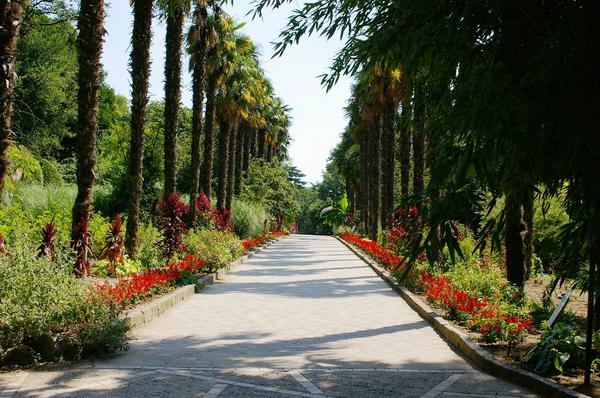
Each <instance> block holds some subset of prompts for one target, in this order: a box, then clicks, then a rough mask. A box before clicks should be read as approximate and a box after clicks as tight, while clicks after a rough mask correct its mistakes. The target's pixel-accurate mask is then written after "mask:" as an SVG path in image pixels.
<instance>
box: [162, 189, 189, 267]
mask: <svg viewBox="0 0 600 398" xmlns="http://www.w3.org/2000/svg"><path fill="white" fill-rule="evenodd" d="M187 211H188V208H187V206H186V205H185V203H183V202H182V201H181V198H180V197H179V195H177V194H176V193H171V194H169V195H168V196H167V197H166V198H165V197H162V198H161V199H160V217H161V222H162V230H163V231H162V232H163V239H162V241H161V246H162V250H163V254H164V256H165V257H166V259H167V260H170V259H171V258H172V257H173V255H174V254H175V253H177V252H179V251H182V250H183V238H184V235H185V232H186V225H185V222H184V221H183V218H184V216H185V215H186V214H187Z"/></svg>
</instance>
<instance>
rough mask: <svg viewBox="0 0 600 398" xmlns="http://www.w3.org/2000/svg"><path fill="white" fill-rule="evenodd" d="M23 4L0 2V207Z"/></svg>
mask: <svg viewBox="0 0 600 398" xmlns="http://www.w3.org/2000/svg"><path fill="white" fill-rule="evenodd" d="M23 3H24V1H23V0H16V1H0V82H2V84H0V129H1V130H2V131H1V132H0V204H1V203H2V194H3V193H4V186H5V182H4V179H5V178H6V172H7V168H8V165H9V163H10V161H9V160H8V158H7V157H6V156H7V152H8V147H9V146H10V144H11V135H12V112H13V93H14V90H15V84H16V74H15V60H16V58H17V42H18V41H19V30H20V28H21V15H22V13H23Z"/></svg>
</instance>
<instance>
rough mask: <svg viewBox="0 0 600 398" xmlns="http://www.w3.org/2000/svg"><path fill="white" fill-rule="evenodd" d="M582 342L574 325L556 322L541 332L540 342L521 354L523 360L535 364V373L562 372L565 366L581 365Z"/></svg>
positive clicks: (582, 356)
mask: <svg viewBox="0 0 600 398" xmlns="http://www.w3.org/2000/svg"><path fill="white" fill-rule="evenodd" d="M584 343H585V340H584V338H583V337H581V336H580V335H579V334H578V333H577V329H576V328H575V327H574V326H572V325H569V324H566V323H557V324H556V325H554V327H553V328H552V329H549V330H547V331H545V332H544V333H543V334H542V337H541V339H540V342H539V343H538V344H537V345H536V346H535V347H533V349H532V350H531V351H529V352H528V353H527V354H525V356H523V360H524V361H525V362H528V363H531V364H533V365H535V371H536V372H537V373H540V374H546V373H549V372H553V371H558V372H560V373H562V372H564V371H565V369H567V368H572V367H577V366H580V365H582V362H583V359H584V348H583V345H584Z"/></svg>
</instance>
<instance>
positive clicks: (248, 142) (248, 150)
mask: <svg viewBox="0 0 600 398" xmlns="http://www.w3.org/2000/svg"><path fill="white" fill-rule="evenodd" d="M245 135H246V137H245V138H244V160H243V164H242V179H243V178H244V174H243V173H245V172H246V171H247V170H248V167H249V166H250V160H251V157H252V137H253V136H254V131H253V130H250V131H249V132H248V131H246V134H245Z"/></svg>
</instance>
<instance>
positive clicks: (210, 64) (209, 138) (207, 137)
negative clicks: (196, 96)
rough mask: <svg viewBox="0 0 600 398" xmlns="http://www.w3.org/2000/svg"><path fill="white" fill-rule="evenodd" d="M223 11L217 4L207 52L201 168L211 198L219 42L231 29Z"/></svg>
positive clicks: (203, 184) (206, 191)
mask: <svg viewBox="0 0 600 398" xmlns="http://www.w3.org/2000/svg"><path fill="white" fill-rule="evenodd" d="M221 14H222V11H221V8H220V7H219V6H218V5H215V10H214V17H213V26H214V28H215V31H216V36H215V43H214V44H213V45H212V46H211V47H210V49H209V50H208V52H207V54H206V65H205V68H206V70H205V73H206V74H207V75H208V82H207V86H206V111H205V114H204V153H203V155H204V156H203V162H202V169H201V171H200V172H201V187H200V188H201V190H202V191H203V192H204V193H205V194H206V196H207V197H208V198H209V199H210V197H211V196H212V178H213V159H214V146H215V110H216V109H215V97H216V95H217V89H218V84H219V80H220V76H219V74H220V70H219V62H218V60H219V49H218V47H217V44H218V43H219V41H220V40H221V36H222V35H223V34H224V33H225V32H226V31H227V30H228V29H230V26H229V24H228V21H227V19H224V18H222V15H221Z"/></svg>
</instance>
